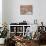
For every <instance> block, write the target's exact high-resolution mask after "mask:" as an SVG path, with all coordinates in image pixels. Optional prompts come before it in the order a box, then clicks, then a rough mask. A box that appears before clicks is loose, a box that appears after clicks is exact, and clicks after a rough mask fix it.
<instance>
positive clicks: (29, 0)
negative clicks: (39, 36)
mask: <svg viewBox="0 0 46 46" xmlns="http://www.w3.org/2000/svg"><path fill="white" fill-rule="evenodd" d="M3 3H4V4H3V11H4V12H3V21H6V22H7V23H9V24H10V23H13V22H14V23H15V22H17V23H19V22H22V21H23V20H26V21H27V22H28V23H29V24H32V23H34V20H35V19H37V22H38V24H40V22H41V21H43V22H44V25H46V24H45V23H46V19H45V18H46V5H45V4H46V0H4V1H3ZM30 4H31V5H32V6H33V14H32V15H25V16H24V15H20V5H30ZM4 16H5V17H4Z"/></svg>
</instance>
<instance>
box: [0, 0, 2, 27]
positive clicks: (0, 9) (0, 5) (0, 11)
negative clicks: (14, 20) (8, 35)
mask: <svg viewBox="0 0 46 46" xmlns="http://www.w3.org/2000/svg"><path fill="white" fill-rule="evenodd" d="M0 27H2V0H0Z"/></svg>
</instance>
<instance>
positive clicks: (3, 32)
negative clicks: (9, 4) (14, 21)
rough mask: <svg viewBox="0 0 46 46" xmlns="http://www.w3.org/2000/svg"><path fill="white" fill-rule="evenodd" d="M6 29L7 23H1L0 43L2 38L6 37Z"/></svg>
mask: <svg viewBox="0 0 46 46" xmlns="http://www.w3.org/2000/svg"><path fill="white" fill-rule="evenodd" d="M7 33H8V29H7V24H6V23H5V24H4V25H3V31H0V44H4V40H5V38H6V37H7Z"/></svg>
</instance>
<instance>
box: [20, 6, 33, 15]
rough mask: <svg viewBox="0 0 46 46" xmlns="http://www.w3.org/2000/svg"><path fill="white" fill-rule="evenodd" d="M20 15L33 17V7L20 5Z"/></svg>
mask: <svg viewBox="0 0 46 46" xmlns="http://www.w3.org/2000/svg"><path fill="white" fill-rule="evenodd" d="M20 14H21V15H31V14H32V5H20Z"/></svg>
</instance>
